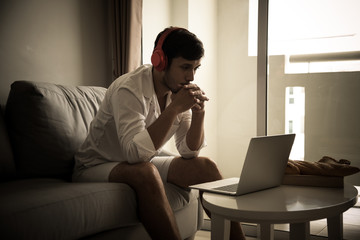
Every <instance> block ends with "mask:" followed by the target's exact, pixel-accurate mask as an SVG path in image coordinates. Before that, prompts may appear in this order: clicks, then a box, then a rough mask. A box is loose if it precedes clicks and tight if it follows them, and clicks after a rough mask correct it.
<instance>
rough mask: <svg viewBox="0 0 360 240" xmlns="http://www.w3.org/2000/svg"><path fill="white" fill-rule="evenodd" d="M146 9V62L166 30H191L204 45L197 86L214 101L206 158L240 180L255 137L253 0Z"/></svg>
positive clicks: (150, 3)
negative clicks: (250, 27)
mask: <svg viewBox="0 0 360 240" xmlns="http://www.w3.org/2000/svg"><path fill="white" fill-rule="evenodd" d="M155 5H156V6H157V8H156V9H157V10H156V11H155V8H154V6H155ZM143 7H144V9H143V11H144V12H143V17H144V35H145V36H144V62H146V60H147V59H150V55H151V52H152V49H153V42H154V40H155V37H156V35H157V33H158V32H160V31H161V30H163V28H164V27H166V26H169V25H176V26H181V27H187V28H188V29H189V30H190V31H192V32H194V33H195V34H196V35H197V36H198V37H199V38H200V39H201V40H202V41H203V43H204V47H205V58H204V59H203V61H202V66H201V68H200V69H199V71H198V72H197V74H196V80H195V82H196V83H197V84H198V85H199V86H201V87H202V88H203V89H204V90H205V92H206V94H207V96H208V97H209V98H210V101H209V102H207V104H206V121H205V128H206V139H207V143H208V146H207V147H206V148H205V149H203V151H202V152H201V155H204V156H208V157H210V158H211V159H213V160H215V161H216V162H217V163H218V165H219V168H220V170H221V171H222V173H223V175H224V176H225V177H230V176H239V172H240V169H241V167H242V164H243V159H244V157H245V154H246V150H247V146H248V142H249V139H250V137H252V136H254V135H255V134H256V58H255V57H248V48H247V43H248V1H246V0H245V1H238V0H186V1H183V0H173V1H172V0H167V1H165V0H144V5H143ZM174 11H175V12H174ZM160 15H161V16H160ZM186 18H187V19H186ZM150 23H151V24H150ZM146 28H147V29H146ZM148 41H150V42H151V46H150V45H149V44H148V43H147V42H148ZM146 55H147V56H146ZM148 62H150V61H148Z"/></svg>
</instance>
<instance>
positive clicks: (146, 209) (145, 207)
mask: <svg viewBox="0 0 360 240" xmlns="http://www.w3.org/2000/svg"><path fill="white" fill-rule="evenodd" d="M109 181H110V182H121V183H126V184H128V185H129V186H130V187H132V188H133V189H134V191H135V192H136V195H137V200H138V211H139V218H140V221H141V222H142V223H143V225H144V227H145V228H146V230H147V231H148V233H149V235H150V236H151V238H152V239H175V240H176V239H181V237H180V232H179V229H178V227H177V224H176V220H175V217H174V213H173V211H172V209H171V207H170V204H169V201H168V199H167V197H166V194H165V189H164V184H163V182H162V180H161V177H160V174H159V172H158V170H157V168H156V167H155V166H154V165H153V164H152V163H150V162H147V163H139V164H127V163H120V164H118V165H117V166H116V167H115V168H114V169H113V170H112V171H111V173H110V176H109Z"/></svg>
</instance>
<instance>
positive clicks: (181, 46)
mask: <svg viewBox="0 0 360 240" xmlns="http://www.w3.org/2000/svg"><path fill="white" fill-rule="evenodd" d="M168 29H169V28H166V29H164V30H163V31H162V32H160V33H159V34H158V36H157V37H156V40H155V46H154V49H155V47H156V45H157V43H158V41H159V39H160V36H161V35H162V34H163V33H164V32H165V31H166V30H168ZM162 49H163V51H164V53H165V55H166V56H167V58H168V66H170V65H171V62H172V59H173V58H176V57H182V58H185V59H186V60H198V59H201V58H202V57H203V56H204V47H203V43H202V42H201V41H200V39H198V38H197V37H196V35H195V34H193V33H191V32H189V31H188V30H186V29H184V28H179V29H177V30H174V31H172V32H171V33H170V34H169V35H168V36H167V37H166V39H165V41H164V43H163V46H162Z"/></svg>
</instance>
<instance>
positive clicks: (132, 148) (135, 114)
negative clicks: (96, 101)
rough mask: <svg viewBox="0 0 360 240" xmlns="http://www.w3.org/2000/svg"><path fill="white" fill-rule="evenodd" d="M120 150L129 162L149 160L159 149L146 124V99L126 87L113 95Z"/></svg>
mask: <svg viewBox="0 0 360 240" xmlns="http://www.w3.org/2000/svg"><path fill="white" fill-rule="evenodd" d="M111 101H112V106H113V113H114V121H115V125H116V131H117V136H118V140H119V144H120V146H119V147H120V150H121V152H122V154H123V158H124V159H127V161H128V162H129V163H138V162H145V161H149V160H150V159H151V158H152V157H153V156H154V155H156V153H157V151H156V149H155V147H154V144H153V142H152V140H151V138H150V135H149V133H148V131H147V130H146V126H145V118H146V117H145V116H146V110H147V109H146V107H145V105H146V104H144V102H142V101H145V100H142V99H139V98H137V97H136V96H135V95H134V94H133V93H132V92H130V91H129V90H128V89H126V88H120V89H118V90H117V93H116V94H113V96H112V97H111Z"/></svg>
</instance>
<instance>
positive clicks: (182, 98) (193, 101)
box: [172, 84, 209, 113]
mask: <svg viewBox="0 0 360 240" xmlns="http://www.w3.org/2000/svg"><path fill="white" fill-rule="evenodd" d="M205 101H209V98H207V97H206V96H205V92H204V91H202V90H201V89H200V88H199V87H198V86H197V85H196V84H188V85H184V86H183V88H182V89H180V91H179V92H178V93H176V94H173V99H172V104H173V106H174V107H175V108H176V109H178V111H179V113H180V112H184V111H186V110H188V109H190V108H191V110H192V111H193V112H204V107H205V104H204V102H205Z"/></svg>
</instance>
